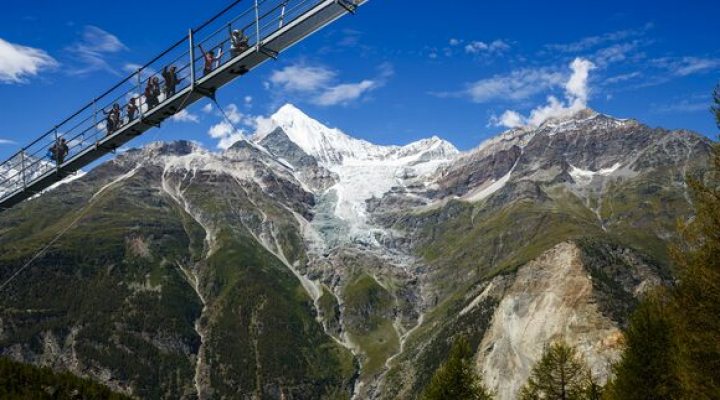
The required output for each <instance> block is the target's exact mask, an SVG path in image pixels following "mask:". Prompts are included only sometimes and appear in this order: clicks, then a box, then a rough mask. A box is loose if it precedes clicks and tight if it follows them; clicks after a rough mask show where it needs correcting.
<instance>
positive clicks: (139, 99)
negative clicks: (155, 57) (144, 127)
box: [137, 68, 143, 121]
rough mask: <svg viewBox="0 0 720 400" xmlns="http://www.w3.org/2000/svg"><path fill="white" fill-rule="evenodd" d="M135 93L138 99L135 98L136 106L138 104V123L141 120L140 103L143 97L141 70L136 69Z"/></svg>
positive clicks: (141, 107)
mask: <svg viewBox="0 0 720 400" xmlns="http://www.w3.org/2000/svg"><path fill="white" fill-rule="evenodd" d="M137 92H138V98H137V104H138V118H139V119H140V121H142V120H143V103H142V96H143V90H142V68H138V71H137Z"/></svg>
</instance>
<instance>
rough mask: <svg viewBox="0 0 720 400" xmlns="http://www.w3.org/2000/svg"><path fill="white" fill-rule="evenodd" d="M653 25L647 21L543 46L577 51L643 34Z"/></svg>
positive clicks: (564, 51) (563, 50)
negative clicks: (625, 27)
mask: <svg viewBox="0 0 720 400" xmlns="http://www.w3.org/2000/svg"><path fill="white" fill-rule="evenodd" d="M653 27H654V25H653V24H652V23H647V24H645V25H644V26H643V27H641V28H637V29H626V30H620V31H615V32H608V33H604V34H602V35H597V36H588V37H585V38H582V39H580V40H578V41H575V42H571V43H563V44H548V45H546V46H545V48H546V49H547V50H551V51H559V52H563V53H579V52H584V51H587V50H589V49H592V48H595V47H599V46H601V45H604V44H607V43H614V42H620V41H624V40H628V39H631V38H637V37H640V36H644V35H645V34H646V33H647V32H648V31H650V30H651V29H652V28H653Z"/></svg>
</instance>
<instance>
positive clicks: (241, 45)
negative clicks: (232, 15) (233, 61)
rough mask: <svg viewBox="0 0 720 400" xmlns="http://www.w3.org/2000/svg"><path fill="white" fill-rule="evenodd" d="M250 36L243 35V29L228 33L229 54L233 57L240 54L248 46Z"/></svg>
mask: <svg viewBox="0 0 720 400" xmlns="http://www.w3.org/2000/svg"><path fill="white" fill-rule="evenodd" d="M249 41H250V38H248V37H247V36H245V32H244V31H239V30H234V31H233V32H232V34H231V35H230V54H231V55H232V57H233V58H235V57H237V56H239V55H240V54H242V53H243V52H244V51H245V50H247V49H249V48H250V44H249Z"/></svg>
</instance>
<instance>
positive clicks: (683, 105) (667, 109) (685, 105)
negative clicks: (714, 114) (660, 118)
mask: <svg viewBox="0 0 720 400" xmlns="http://www.w3.org/2000/svg"><path fill="white" fill-rule="evenodd" d="M709 104H710V101H709V100H708V101H703V102H691V101H690V100H682V101H680V102H679V103H676V104H669V105H665V106H660V107H657V108H656V112H658V113H663V114H673V113H693V112H699V111H708V110H710V106H709Z"/></svg>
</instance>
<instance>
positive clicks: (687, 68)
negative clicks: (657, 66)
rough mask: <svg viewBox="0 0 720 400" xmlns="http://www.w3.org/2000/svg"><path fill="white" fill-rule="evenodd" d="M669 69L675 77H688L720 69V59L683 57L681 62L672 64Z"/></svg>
mask: <svg viewBox="0 0 720 400" xmlns="http://www.w3.org/2000/svg"><path fill="white" fill-rule="evenodd" d="M669 68H670V69H671V70H672V72H673V73H674V74H675V75H679V76H688V75H693V74H697V73H703V72H710V71H713V70H718V69H720V59H717V58H701V57H683V58H682V59H681V60H678V61H676V62H673V63H670V65H669Z"/></svg>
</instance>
